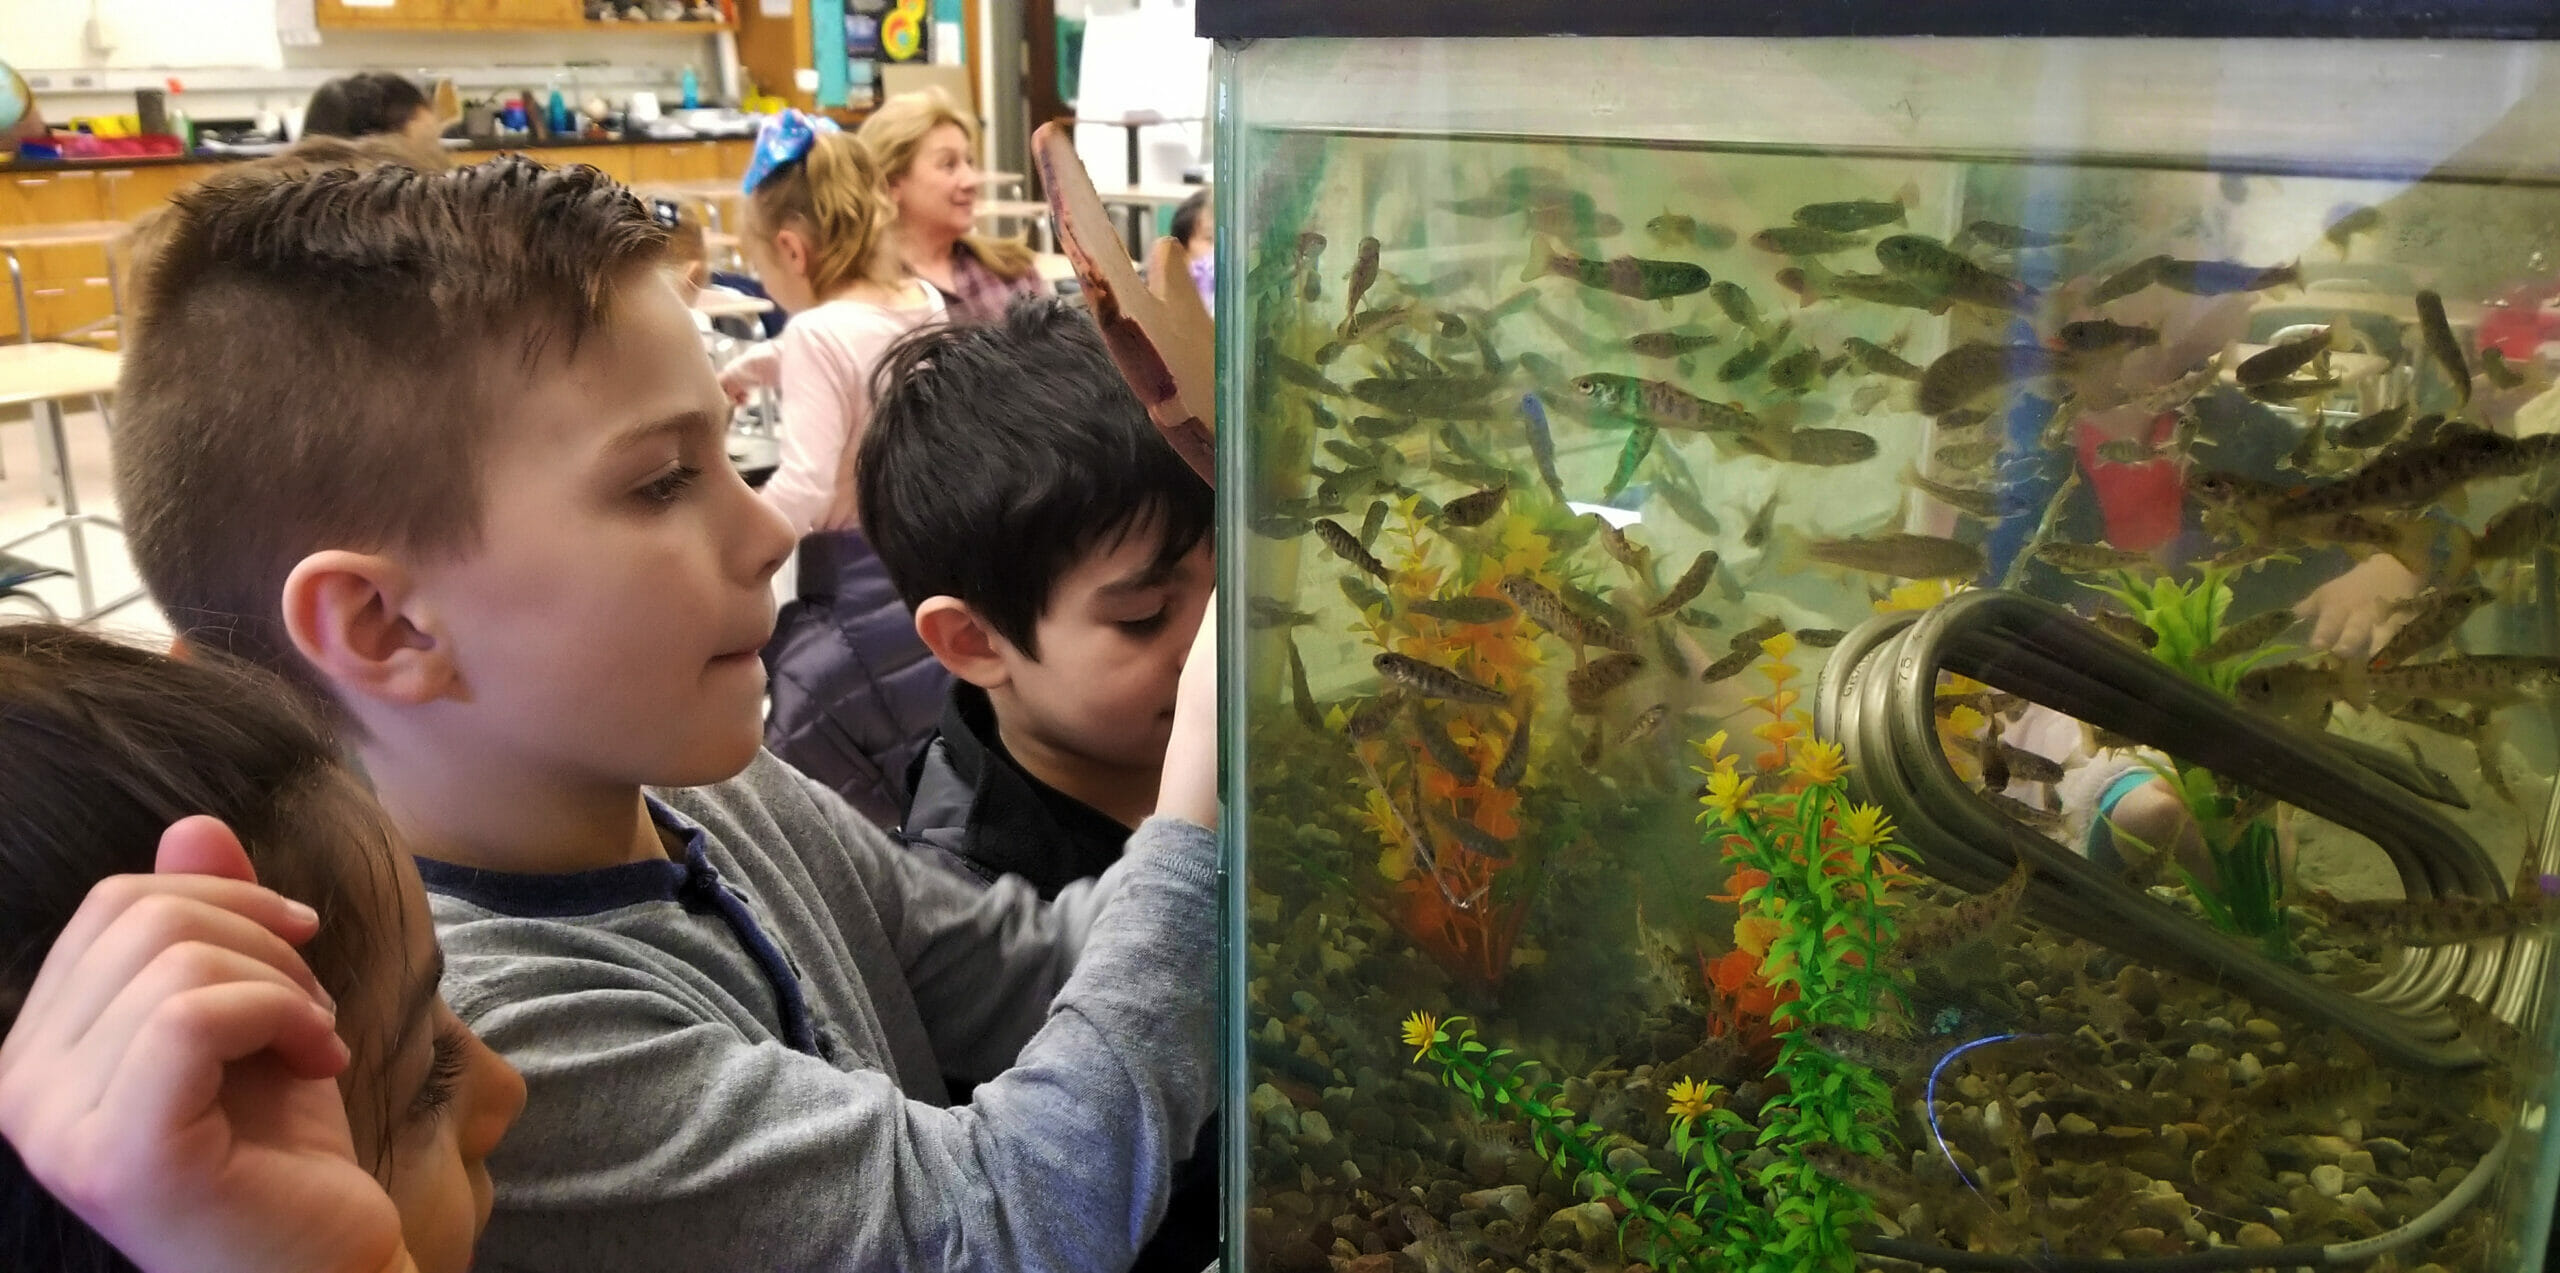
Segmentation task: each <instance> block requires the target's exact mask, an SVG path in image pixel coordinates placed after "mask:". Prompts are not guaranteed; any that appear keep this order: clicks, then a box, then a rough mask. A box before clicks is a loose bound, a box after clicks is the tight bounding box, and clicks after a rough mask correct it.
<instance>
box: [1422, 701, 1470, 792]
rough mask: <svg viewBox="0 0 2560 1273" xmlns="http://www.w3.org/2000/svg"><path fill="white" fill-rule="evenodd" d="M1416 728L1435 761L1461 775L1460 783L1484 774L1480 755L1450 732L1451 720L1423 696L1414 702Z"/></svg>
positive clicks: (1457, 776) (1466, 783) (1448, 771)
mask: <svg viewBox="0 0 2560 1273" xmlns="http://www.w3.org/2000/svg"><path fill="white" fill-rule="evenodd" d="M1413 732H1414V737H1415V738H1417V739H1419V740H1420V741H1421V743H1422V749H1423V750H1424V751H1426V752H1429V753H1430V754H1431V763H1433V764H1435V765H1438V766H1440V768H1441V769H1442V770H1444V771H1446V772H1447V773H1448V775H1449V776H1450V777H1452V778H1455V779H1457V780H1458V785H1459V786H1461V787H1469V786H1473V785H1475V781H1476V779H1478V778H1480V777H1482V776H1484V771H1483V770H1481V769H1479V768H1478V767H1477V766H1476V758H1475V757H1474V756H1471V755H1469V754H1467V749H1466V748H1464V747H1460V746H1459V745H1458V740H1456V739H1454V738H1451V737H1450V736H1449V726H1448V725H1447V723H1445V722H1443V721H1442V720H1441V719H1440V716H1439V713H1437V712H1434V711H1432V710H1431V708H1430V707H1429V706H1428V705H1427V704H1425V703H1424V702H1423V701H1422V700H1421V699H1415V700H1414V703H1413Z"/></svg>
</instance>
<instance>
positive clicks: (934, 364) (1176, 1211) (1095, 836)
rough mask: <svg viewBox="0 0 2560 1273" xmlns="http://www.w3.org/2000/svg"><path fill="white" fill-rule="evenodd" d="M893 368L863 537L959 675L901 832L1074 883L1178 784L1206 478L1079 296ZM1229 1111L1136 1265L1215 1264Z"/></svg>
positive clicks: (944, 338)
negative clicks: (1116, 363)
mask: <svg viewBox="0 0 2560 1273" xmlns="http://www.w3.org/2000/svg"><path fill="white" fill-rule="evenodd" d="M877 374H878V377H879V381H878V383H879V386H880V388H879V392H878V401H877V403H876V404H875V405H874V406H873V408H872V417H871V428H870V431H869V432H868V433H866V434H865V435H864V437H863V442H862V451H861V454H860V456H859V457H858V460H857V464H856V468H855V473H856V482H857V484H858V495H859V503H858V507H859V509H860V514H861V518H862V530H863V534H865V535H866V536H868V537H869V538H870V540H871V543H872V545H873V547H874V548H875V549H876V550H877V551H878V552H879V554H880V560H881V564H882V565H884V566H885V567H887V569H888V573H889V579H890V582H891V583H892V584H894V585H895V586H896V587H897V589H898V595H899V597H900V598H901V599H903V600H904V601H905V602H906V603H907V605H908V606H909V607H910V608H912V609H913V610H914V611H915V615H916V630H917V632H919V633H920V634H921V635H922V636H923V637H924V642H925V644H926V646H928V647H929V648H931V649H932V650H933V653H934V656H935V657H936V658H939V659H940V660H942V663H943V666H945V667H947V668H949V669H950V670H951V673H952V677H953V680H952V683H951V696H950V699H949V701H948V703H947V704H946V705H945V707H944V709H943V716H942V732H941V734H940V735H939V736H938V737H936V738H935V739H934V741H933V744H932V745H931V746H930V747H929V748H928V749H927V750H926V751H925V752H924V754H923V755H921V756H919V757H917V760H916V765H915V771H914V773H913V774H912V775H911V779H912V784H911V785H912V786H913V788H914V791H915V795H914V798H913V799H912V800H911V801H910V802H909V805H908V810H907V818H906V822H905V824H904V825H903V826H902V827H901V828H900V830H899V833H898V834H899V835H900V837H901V838H903V839H904V840H905V841H906V842H907V844H908V846H909V847H910V848H914V849H916V850H918V851H919V852H920V853H922V854H924V855H926V856H928V857H931V858H933V859H935V860H937V861H939V862H940V863H942V864H943V865H944V866H946V867H949V868H950V869H952V870H954V871H957V872H959V873H961V874H963V875H965V876H968V877H969V878H970V879H972V880H974V881H976V882H978V883H980V884H994V883H995V882H997V881H998V880H1001V879H1004V878H1005V877H1007V876H1014V877H1019V878H1021V879H1024V880H1028V881H1029V882H1030V883H1031V885H1032V886H1033V887H1034V888H1036V889H1038V890H1039V892H1040V895H1041V896H1043V897H1055V896H1058V895H1059V894H1060V893H1061V892H1063V891H1064V890H1067V889H1070V888H1072V887H1075V886H1076V883H1077V881H1079V880H1083V879H1085V878H1087V877H1090V876H1094V875H1098V874H1100V873H1102V872H1103V871H1104V870H1106V869H1108V868H1109V867H1110V866H1111V864H1112V863H1113V862H1115V861H1117V860H1118V859H1119V858H1120V855H1121V846H1122V844H1123V843H1125V842H1126V841H1127V840H1128V836H1129V829H1130V828H1131V827H1133V826H1135V825H1137V821H1138V819H1139V818H1141V817H1143V816H1144V814H1145V812H1146V810H1147V809H1149V808H1151V807H1153V806H1154V804H1155V802H1156V800H1157V798H1158V787H1159V780H1160V779H1161V777H1162V775H1163V771H1164V766H1165V760H1166V746H1167V743H1168V740H1169V739H1170V738H1171V736H1172V734H1173V730H1174V719H1173V711H1174V700H1175V697H1176V689H1177V683H1178V682H1179V680H1180V679H1181V677H1182V668H1183V662H1182V659H1183V651H1185V650H1186V649H1189V648H1190V647H1191V645H1192V642H1193V639H1194V635H1195V633H1197V632H1198V631H1199V630H1200V629H1201V626H1202V625H1201V617H1202V615H1203V614H1204V613H1205V612H1206V611H1207V608H1208V604H1209V597H1210V591H1211V589H1212V587H1213V586H1214V585H1215V583H1216V569H1215V562H1214V561H1213V559H1212V556H1211V548H1212V546H1213V545H1214V543H1215V536H1214V534H1213V520H1214V515H1215V508H1214V503H1213V501H1212V499H1211V496H1210V491H1209V487H1208V486H1207V484H1205V483H1203V482H1202V481H1201V480H1200V478H1199V475H1197V474H1195V473H1193V472H1192V471H1191V468H1190V466H1189V465H1187V464H1185V463H1184V462H1183V460H1182V458H1181V457H1180V456H1179V455H1177V454H1175V452H1174V450H1173V448H1172V447H1170V446H1167V445H1165V441H1164V439H1163V438H1162V437H1160V436H1158V435H1157V432H1156V428H1155V426H1154V425H1153V424H1152V423H1150V422H1149V421H1148V419H1147V413H1146V410H1145V409H1144V408H1142V407H1140V406H1139V405H1138V399H1137V395H1135V394H1133V393H1131V392H1130V391H1129V386H1128V384H1127V382H1125V381H1123V380H1122V379H1121V378H1120V373H1119V371H1118V370H1117V369H1116V368H1114V367H1113V366H1112V364H1111V359H1110V356H1109V355H1108V354H1106V353H1105V352H1104V351H1103V347H1102V337H1101V334H1100V333H1099V332H1097V331H1096V330H1095V329H1094V326H1093V321H1092V319H1091V318H1090V317H1089V316H1087V314H1086V313H1085V311H1084V310H1083V309H1081V308H1079V307H1077V306H1075V305H1073V304H1070V303H1068V302H1065V301H1060V300H1057V299H1055V298H1052V297H1026V298H1023V299H1021V300H1018V301H1015V302H1014V303H1013V305H1012V307H1011V308H1009V309H1008V310H1006V312H1005V316H1004V319H1003V321H1001V322H998V323H988V324H965V325H956V326H936V327H927V328H923V329H920V330H918V331H916V332H914V333H912V334H910V335H908V336H906V337H904V338H902V339H901V340H900V341H899V343H898V344H897V345H894V346H892V347H891V348H890V350H889V352H888V353H887V354H886V355H885V356H883V358H882V359H881V365H880V370H879V372H878V373H877ZM1206 981H1207V978H1206V977H1205V976H1204V977H1202V982H1203V984H1206ZM1216 1126H1217V1125H1216V1123H1215V1122H1214V1121H1213V1122H1212V1123H1211V1124H1210V1125H1209V1126H1208V1127H1206V1128H1204V1129H1203V1131H1202V1134H1201V1136H1200V1138H1199V1140H1198V1142H1197V1143H1196V1144H1195V1145H1194V1146H1193V1152H1192V1155H1191V1157H1190V1158H1189V1159H1188V1160H1186V1161H1184V1162H1183V1163H1181V1164H1180V1165H1178V1166H1176V1167H1175V1168H1174V1172H1173V1193H1172V1197H1171V1200H1170V1202H1169V1205H1168V1208H1167V1211H1166V1213H1165V1218H1164V1223H1163V1226H1162V1228H1161V1229H1159V1230H1158V1232H1157V1233H1156V1235H1155V1237H1154V1239H1153V1240H1152V1241H1151V1242H1149V1244H1148V1245H1147V1247H1146V1249H1145V1250H1144V1251H1142V1252H1140V1253H1139V1257H1138V1262H1137V1264H1136V1265H1135V1269H1136V1270H1137V1273H1195V1271H1196V1270H1198V1269H1199V1268H1200V1267H1201V1266H1202V1265H1204V1264H1208V1263H1210V1262H1212V1261H1214V1260H1215V1259H1216V1257H1217V1254H1218V1215H1219V1213H1218V1177H1217V1155H1216V1153H1215V1148H1216V1144H1217V1140H1216Z"/></svg>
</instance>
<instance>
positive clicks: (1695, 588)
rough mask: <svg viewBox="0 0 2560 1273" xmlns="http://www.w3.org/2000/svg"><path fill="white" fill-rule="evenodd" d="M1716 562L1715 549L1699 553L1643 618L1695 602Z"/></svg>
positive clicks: (1668, 611) (1652, 616)
mask: <svg viewBox="0 0 2560 1273" xmlns="http://www.w3.org/2000/svg"><path fill="white" fill-rule="evenodd" d="M1775 499H1776V497H1775V496H1772V497H1771V500H1772V502H1774V501H1775ZM1716 561H1717V557H1716V550H1715V549H1712V548H1710V549H1708V550H1706V551H1705V552H1702V553H1699V554H1698V557H1697V560H1695V561H1692V562H1690V563H1689V568H1688V569H1687V570H1684V571H1682V572H1681V573H1680V578H1679V579H1678V580H1676V581H1674V582H1673V583H1672V585H1671V587H1670V589H1669V590H1668V591H1666V592H1664V593H1663V594H1662V599H1661V600H1660V601H1656V602H1654V603H1653V604H1652V605H1651V606H1649V607H1647V608H1646V609H1645V612H1644V615H1645V617H1646V618H1648V619H1659V618H1661V617H1662V616H1664V615H1666V614H1669V613H1671V612H1672V611H1674V610H1677V609H1679V608H1680V607H1682V606H1685V605H1687V604H1689V603H1690V602H1691V601H1693V600H1696V599H1697V596H1698V594H1699V593H1700V592H1702V591H1705V589H1706V586H1707V580H1709V579H1710V578H1713V577H1714V575H1715V573H1716Z"/></svg>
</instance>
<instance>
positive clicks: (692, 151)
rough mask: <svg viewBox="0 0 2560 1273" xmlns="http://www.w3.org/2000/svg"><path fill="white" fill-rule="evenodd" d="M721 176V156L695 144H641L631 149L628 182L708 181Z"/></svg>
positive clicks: (681, 142) (702, 145)
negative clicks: (629, 178)
mask: <svg viewBox="0 0 2560 1273" xmlns="http://www.w3.org/2000/svg"><path fill="white" fill-rule="evenodd" d="M719 176H720V152H719V151H718V150H717V149H715V148H714V147H713V146H709V145H705V144H703V143H701V142H698V141H680V142H643V143H640V144H638V145H635V146H633V147H632V148H631V180H632V181H634V182H638V183H643V184H645V183H648V182H652V181H711V180H716V179H718V177H719Z"/></svg>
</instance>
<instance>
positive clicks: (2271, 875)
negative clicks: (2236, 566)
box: [2089, 566, 2293, 959]
mask: <svg viewBox="0 0 2560 1273" xmlns="http://www.w3.org/2000/svg"><path fill="white" fill-rule="evenodd" d="M2228 580H2229V576H2228V575H2227V574H2226V573H2225V572H2224V571H2222V570H2221V569H2219V568H2216V567H2212V566H2208V567H2206V568H2205V569H2204V570H2203V572H2202V573H2201V574H2199V575H2198V576H2197V578H2196V579H2195V580H2194V581H2193V582H2190V583H2181V582H2179V581H2178V580H2176V579H2173V578H2168V577H2166V576H2163V577H2160V578H2156V579H2145V578H2143V577H2142V576H2140V575H2137V574H2134V573H2132V572H2130V571H2125V572H2120V573H2119V574H2118V575H2117V579H2116V583H2115V584H2114V586H2112V587H2110V586H2107V585H2103V584H2091V585H2089V586H2090V587H2092V588H2096V589H2097V590H2098V591H2100V592H2103V593H2105V594H2106V595H2108V596H2110V597H2113V598H2115V599H2116V601H2117V602H2119V603H2121V604H2122V605H2123V606H2124V608H2125V609H2126V610H2128V611H2130V612H2131V613H2132V615H2133V618H2134V620H2135V621H2136V622H2138V623H2140V624H2142V625H2143V626H2144V627H2145V628H2148V629H2149V630H2150V631H2151V633H2152V635H2153V637H2154V640H2153V642H2152V645H2151V655H2152V657H2153V658H2156V659H2158V660H2160V662H2162V663H2163V664H2166V665H2167V666H2168V667H2169V668H2170V669H2172V670H2174V671H2176V672H2177V673H2178V674H2179V675H2181V676H2184V677H2186V678H2187V679H2188V680H2191V681H2194V682H2195V683H2197V684H2199V685H2202V686H2204V687H2206V688H2208V689H2211V690H2213V691H2214V692H2215V693H2218V694H2221V695H2223V696H2224V697H2226V698H2227V697H2230V696H2232V695H2233V694H2234V693H2235V692H2236V690H2237V688H2238V686H2239V684H2240V678H2241V676H2242V675H2243V674H2245V673H2246V672H2248V670H2249V669H2251V668H2253V667H2256V666H2257V665H2258V664H2260V663H2263V662H2265V661H2267V660H2268V659H2270V658H2273V657H2275V656H2276V655H2278V654H2281V653H2283V652H2284V650H2285V647H2283V646H2279V645H2275V644H2273V641H2274V638H2275V636H2276V635H2277V634H2278V633H2280V632H2282V631H2283V629H2284V625H2285V623H2286V622H2287V620H2288V619H2289V616H2288V617H2287V618H2285V619H2270V618H2269V617H2268V616H2260V617H2259V618H2258V619H2253V620H2250V621H2247V622H2243V623H2238V624H2234V623H2232V622H2231V621H2230V615H2231V585H2230V583H2229V582H2228ZM2260 634H2263V635H2260ZM2150 767H2151V769H2152V770H2153V772H2155V773H2157V774H2158V775H2159V777H2160V779H2161V780H2162V781H2163V782H2165V783H2166V784H2168V787H2169V789H2170V790H2171V791H2172V792H2174V793H2175V794H2176V795H2177V797H2178V800H2179V802H2180V803H2181V804H2183V805H2184V806H2185V807H2186V811H2187V817H2188V819H2189V820H2190V821H2191V822H2192V823H2193V824H2194V825H2195V828H2196V831H2197V833H2198V835H2199V837H2200V838H2201V839H2202V841H2203V844H2204V854H2205V860H2206V862H2207V863H2208V864H2209V865H2210V868H2211V873H2212V878H2210V879H2206V878H2204V877H2201V876H2199V875H2197V874H2196V873H2195V872H2193V871H2191V870H2189V869H2187V868H2186V867H2184V866H2180V867H2178V868H2177V873H2178V876H2179V878H2180V879H2181V881H2182V882H2184V883H2185V884H2186V886H2187V890H2188V892H2189V893H2190V894H2192V895H2193V896H2194V897H2195V899H2196V904H2197V906H2199V907H2200V908H2202V909H2203V911H2204V914H2205V918H2206V919H2207V920H2208V921H2209V922H2211V923H2212V924H2213V925H2214V926H2215V927H2217V928H2220V929H2221V930H2222V931H2224V932H2227V933H2230V934H2233V935H2234V936H2238V937H2243V938H2247V939H2249V940H2250V941H2253V942H2256V943H2257V944H2258V945H2259V947H2260V948H2261V949H2263V950H2264V951H2265V952H2266V954H2267V955H2268V956H2269V957H2270V958H2274V959H2288V958H2290V957H2291V956H2292V954H2293V940H2292V934H2291V933H2290V931H2289V930H2288V929H2287V927H2286V923H2285V916H2284V889H2285V881H2284V860H2283V856H2282V853H2281V851H2280V848H2279V845H2278V843H2277V837H2276V831H2275V824H2274V823H2273V821H2272V820H2271V818H2270V815H2269V814H2268V813H2267V812H2266V811H2264V810H2263V808H2262V807H2259V806H2262V805H2263V802H2260V801H2256V800H2252V799H2251V798H2250V794H2249V793H2248V792H2247V791H2246V790H2244V789H2242V788H2240V787H2238V786H2237V785H2236V784H2233V783H2230V782H2226V781H2224V780H2222V779H2221V778H2219V777H2217V776H2215V775H2214V774H2213V773H2211V772H2209V771H2207V770H2205V769H2202V768H2199V767H2197V766H2194V765H2189V764H2186V763H2184V762H2180V761H2176V760H2172V761H2170V762H2169V763H2166V764H2162V763H2159V762H2153V763H2152V764H2151V766H2150ZM2108 828H2109V830H2110V832H2111V833H2112V834H2114V835H2116V836H2117V837H2119V838H2120V839H2123V840H2125V841H2127V842H2129V843H2132V844H2133V845H2134V847H2135V848H2137V849H2139V850H2141V851H2142V852H2144V853H2146V854H2149V855H2151V856H2152V857H2153V858H2155V859H2157V858H2159V856H2160V855H2161V854H2162V853H2163V852H2164V851H2166V849H2167V847H2168V846H2153V845H2151V844H2147V843H2144V842H2143V841H2142V840H2141V838H2140V837H2139V836H2136V835H2135V834H2134V833H2132V832H2131V831H2130V830H2128V829H2126V828H2125V827H2123V826H2122V825H2119V824H2116V823H2114V822H2112V821H2110V822H2109V824H2108Z"/></svg>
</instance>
